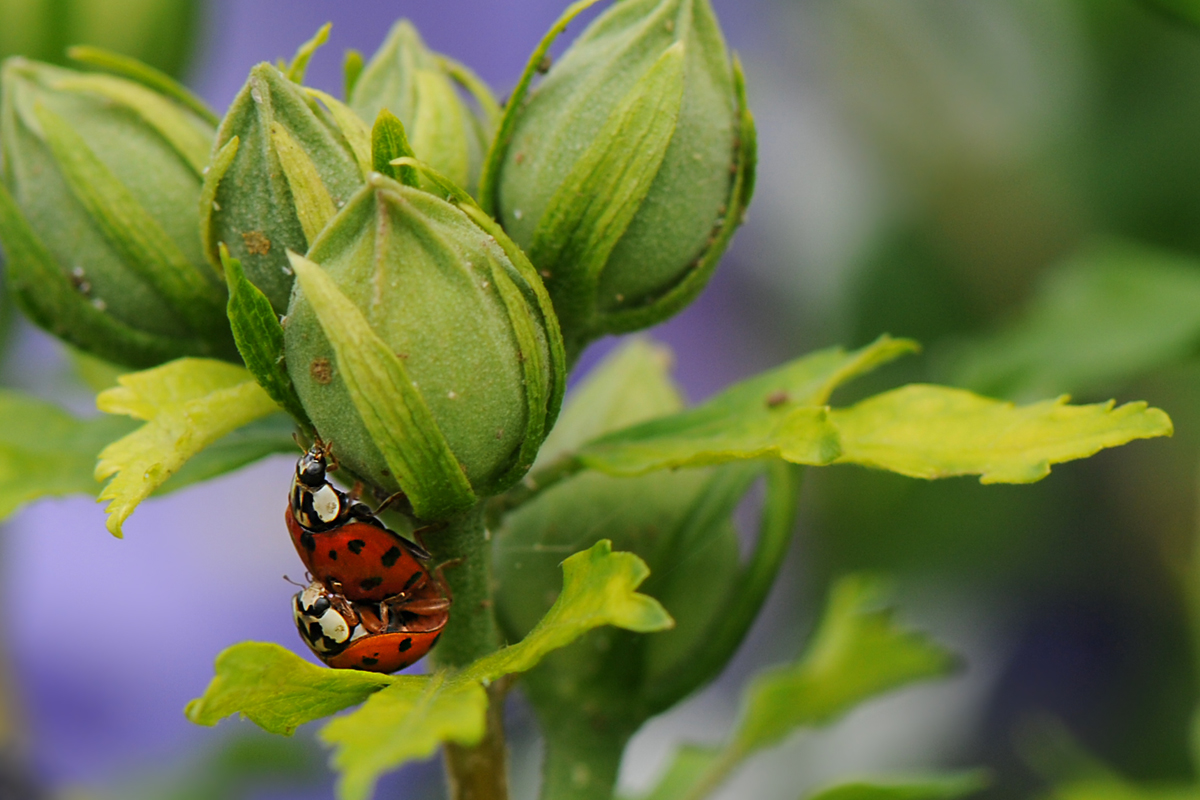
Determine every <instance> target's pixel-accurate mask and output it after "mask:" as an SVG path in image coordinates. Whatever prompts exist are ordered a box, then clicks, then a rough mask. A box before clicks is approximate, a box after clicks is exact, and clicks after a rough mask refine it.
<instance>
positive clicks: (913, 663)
mask: <svg viewBox="0 0 1200 800" xmlns="http://www.w3.org/2000/svg"><path fill="white" fill-rule="evenodd" d="M882 597H883V591H882V587H881V586H880V584H879V582H878V581H875V580H872V579H870V578H867V577H864V576H850V577H847V578H843V579H842V580H840V581H839V582H838V583H837V584H836V585H835V586H834V587H833V590H832V591H831V593H830V599H829V607H828V608H827V609H826V612H825V616H824V618H823V619H822V621H821V624H820V625H819V626H818V628H817V632H816V634H815V636H814V638H813V641H812V642H811V643H810V644H809V646H808V648H807V650H806V652H805V654H804V656H803V657H802V658H800V659H799V660H798V661H796V662H793V663H791V664H787V665H784V666H781V667H776V668H774V669H770V670H766V671H765V672H762V673H760V674H759V675H758V676H757V677H756V678H755V679H754V680H753V681H751V683H750V686H749V687H748V688H747V689H746V691H745V693H744V694H743V697H742V711H741V715H740V719H739V721H738V724H737V726H736V728H735V729H734V732H733V734H732V735H731V737H730V739H729V741H728V742H727V743H726V744H725V745H724V747H722V748H720V749H707V748H689V749H686V750H684V751H682V752H681V753H680V756H679V761H678V762H677V763H676V764H675V765H673V766H672V767H670V768H669V769H668V771H667V773H666V775H665V776H664V778H663V780H662V781H661V782H660V783H659V786H658V787H657V788H656V789H655V790H654V791H652V792H651V793H650V794H649V795H648V796H647V797H646V798H643V800H649V798H653V800H681V799H686V800H700V798H704V797H707V796H708V795H709V794H711V793H712V792H713V791H714V790H715V789H716V788H717V787H718V786H720V785H721V784H722V783H724V781H725V780H726V779H727V778H728V777H729V776H730V775H731V774H732V773H733V771H734V770H735V769H736V768H737V767H738V766H739V765H740V764H741V763H742V762H743V761H744V760H745V759H746V758H747V757H748V756H750V755H751V754H753V753H754V752H755V751H757V750H760V749H762V748H765V747H770V746H772V745H774V744H777V743H778V742H780V741H781V740H783V739H784V738H785V737H786V736H788V735H789V734H791V733H793V732H794V731H796V730H797V729H800V728H804V727H816V726H820V725H826V724H829V723H831V722H833V721H835V720H836V719H838V718H839V717H841V716H842V715H843V714H845V713H846V712H848V711H850V710H851V709H852V708H854V707H855V706H858V705H859V704H861V703H863V702H865V701H867V700H869V699H871V698H873V697H875V696H876V695H879V694H882V693H884V692H887V691H890V690H892V689H897V688H899V687H901V686H905V685H907V684H910V683H913V682H915V681H920V680H925V679H928V678H935V677H939V676H941V675H945V674H947V673H948V672H950V671H951V670H952V669H953V668H954V667H955V666H956V664H957V661H956V659H955V658H954V656H952V655H951V654H950V653H948V652H947V651H946V650H944V649H942V648H941V647H940V646H938V645H937V644H935V643H933V642H932V641H931V640H929V639H928V638H927V637H926V636H924V635H923V634H921V633H918V632H915V631H911V630H907V629H905V628H902V627H900V626H898V625H897V624H896V623H895V621H894V620H893V613H892V610H891V609H888V608H886V607H882V606H881V600H882Z"/></svg>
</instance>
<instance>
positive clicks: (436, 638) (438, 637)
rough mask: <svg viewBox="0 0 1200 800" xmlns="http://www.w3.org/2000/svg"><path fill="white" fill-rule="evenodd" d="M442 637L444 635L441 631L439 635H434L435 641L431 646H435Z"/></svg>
mask: <svg viewBox="0 0 1200 800" xmlns="http://www.w3.org/2000/svg"><path fill="white" fill-rule="evenodd" d="M440 638H442V635H441V634H440V633H439V634H438V635H437V636H435V637H433V641H432V642H430V643H429V646H430V647H433V646H434V645H435V644H437V643H438V639H440Z"/></svg>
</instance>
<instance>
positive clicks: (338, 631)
mask: <svg viewBox="0 0 1200 800" xmlns="http://www.w3.org/2000/svg"><path fill="white" fill-rule="evenodd" d="M317 621H318V622H319V623H320V625H321V633H323V634H324V635H325V638H327V639H329V640H330V641H332V642H333V643H335V644H344V643H345V642H347V641H349V639H350V623H348V622H347V621H346V618H345V617H343V616H342V615H341V614H339V613H338V612H337V611H335V610H333V609H332V608H331V609H329V610H328V611H326V612H325V613H324V614H322V615H321V618H320V619H319V620H317Z"/></svg>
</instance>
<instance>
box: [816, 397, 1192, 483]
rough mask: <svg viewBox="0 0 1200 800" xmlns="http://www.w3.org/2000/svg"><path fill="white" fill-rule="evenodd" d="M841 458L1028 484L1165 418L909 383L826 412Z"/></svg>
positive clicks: (1130, 408) (1149, 411) (1155, 432)
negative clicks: (1017, 402)
mask: <svg viewBox="0 0 1200 800" xmlns="http://www.w3.org/2000/svg"><path fill="white" fill-rule="evenodd" d="M829 420H830V423H831V424H832V425H833V427H835V428H836V429H837V431H838V434H839V436H840V440H841V449H842V452H841V455H840V457H839V458H838V459H837V460H838V462H839V463H853V464H862V465H865V466H870V467H876V468H879V469H887V470H891V471H892V472H899V473H900V474H901V475H908V476H910V477H913V478H945V477H950V476H954V475H979V476H980V481H981V482H982V483H1032V482H1034V481H1038V480H1041V479H1042V478H1044V477H1046V476H1047V475H1048V474H1050V465H1051V464H1058V463H1061V462H1063V461H1071V460H1074V459H1077V458H1086V457H1088V456H1090V455H1092V454H1094V453H1097V452H1099V451H1100V450H1102V449H1104V448H1106V447H1116V446H1118V445H1122V444H1125V443H1126V442H1130V441H1133V440H1134V439H1145V438H1150V437H1155V436H1170V435H1171V433H1172V430H1173V429H1172V426H1171V420H1170V418H1169V417H1168V416H1167V415H1166V414H1165V413H1163V412H1162V411H1161V410H1159V409H1157V408H1147V406H1146V404H1145V403H1140V402H1139V403H1126V404H1125V405H1123V406H1120V407H1116V408H1114V404H1113V402H1112V401H1109V402H1107V403H1097V404H1095V405H1086V406H1071V405H1067V398H1066V397H1065V396H1064V397H1060V398H1058V399H1057V400H1046V401H1043V402H1040V403H1033V404H1031V405H1027V406H1019V407H1018V406H1014V405H1013V404H1012V403H1009V402H1005V401H1002V400H991V399H989V398H986V397H980V396H979V395H976V394H972V393H971V392H967V391H964V390H962V389H951V388H947V387H945V386H927V385H920V384H916V385H911V386H904V387H902V388H900V389H894V390H892V391H890V392H885V393H884V394H881V395H876V396H875V397H870V398H867V399H866V400H863V401H862V402H860V403H858V404H856V405H854V406H851V407H850V408H846V409H835V410H834V411H832V412H830V417H829Z"/></svg>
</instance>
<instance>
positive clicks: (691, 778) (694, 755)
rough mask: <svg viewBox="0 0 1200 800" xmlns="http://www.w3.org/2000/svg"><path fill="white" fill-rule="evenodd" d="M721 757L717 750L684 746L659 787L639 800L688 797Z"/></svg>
mask: <svg viewBox="0 0 1200 800" xmlns="http://www.w3.org/2000/svg"><path fill="white" fill-rule="evenodd" d="M720 756H721V751H720V750H718V749H716V748H712V747H697V746H695V745H684V746H683V747H681V748H679V750H678V752H676V753H675V759H674V760H673V761H672V762H671V764H670V766H668V767H667V772H666V774H665V775H663V777H662V778H661V779H660V780H659V782H658V785H657V786H655V787H654V788H653V789H651V790H650V792H649V793H648V794H644V795H638V797H637V800H681V798H685V797H688V793H689V792H690V791H691V790H692V789H693V788H694V787H695V786H696V783H697V781H699V780H700V778H701V777H702V776H703V775H704V774H705V773H707V772H708V771H709V770H710V769H712V768H713V766H714V765H715V764H716V763H717V760H718V759H719V758H720ZM693 796H694V795H693ZM622 800H632V798H622Z"/></svg>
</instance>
